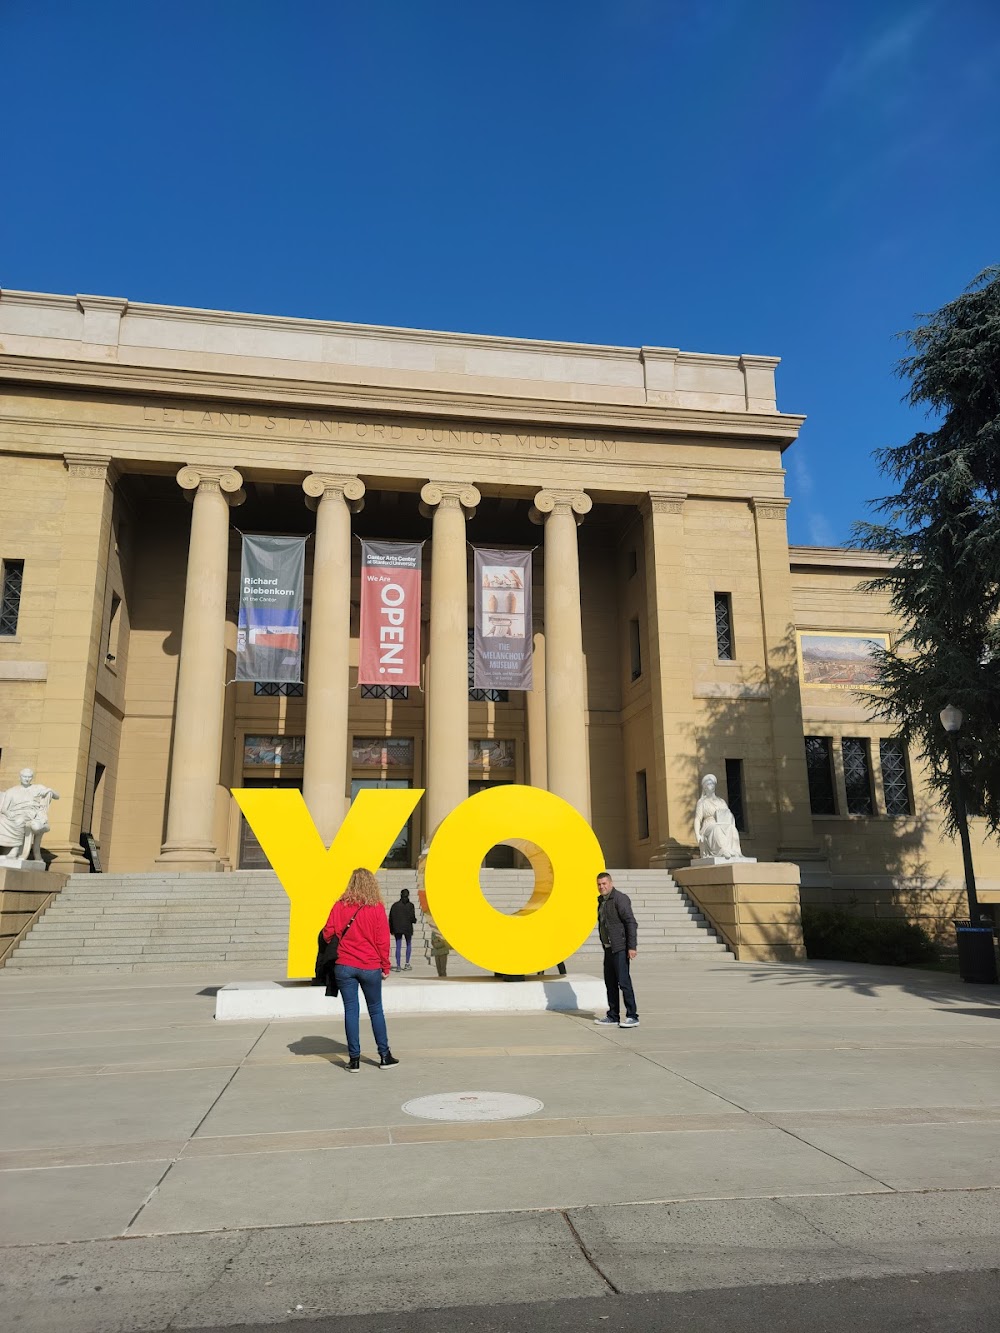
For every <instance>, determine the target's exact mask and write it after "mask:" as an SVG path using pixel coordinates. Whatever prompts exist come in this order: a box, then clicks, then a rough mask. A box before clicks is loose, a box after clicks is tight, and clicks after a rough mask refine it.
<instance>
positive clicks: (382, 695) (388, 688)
mask: <svg viewBox="0 0 1000 1333" xmlns="http://www.w3.org/2000/svg"><path fill="white" fill-rule="evenodd" d="M361 697H362V699H408V698H409V697H410V688H409V686H408V685H362V686H361Z"/></svg>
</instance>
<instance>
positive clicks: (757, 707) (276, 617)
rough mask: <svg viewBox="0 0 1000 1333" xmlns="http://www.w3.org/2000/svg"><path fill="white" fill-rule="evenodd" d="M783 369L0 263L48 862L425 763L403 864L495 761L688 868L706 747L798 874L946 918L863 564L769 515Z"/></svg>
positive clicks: (632, 844)
mask: <svg viewBox="0 0 1000 1333" xmlns="http://www.w3.org/2000/svg"><path fill="white" fill-rule="evenodd" d="M777 364H778V362H777V358H773V357H765V356H746V355H744V356H715V355H706V354H703V353H691V352H683V351H679V350H678V349H676V348H669V347H642V348H635V347H599V346H581V345H573V344H567V343H549V342H531V341H526V340H520V339H513V338H491V337H478V336H474V335H469V334H452V333H439V332H427V331H422V330H406V329H392V328H377V327H367V326H361V325H347V324H336V323H325V322H318V321H309V320H295V319H279V318H272V317H264V316H255V315H245V314H230V313H219V312H215V311H203V310H186V309H175V308H172V307H163V306H152V305H133V304H131V303H129V302H128V301H125V300H120V299H113V298H110V297H99V296H54V295H42V294H36V293H28V292H7V291H5V292H3V293H2V296H0V372H2V378H3V383H2V384H0V458H2V485H0V568H2V581H3V582H2V596H3V601H2V608H0V788H3V789H7V788H9V787H11V786H12V785H14V784H16V783H17V781H18V774H19V773H20V772H21V770H22V769H24V768H26V767H27V768H31V769H32V770H33V771H34V772H35V773H36V774H37V775H38V778H39V779H40V780H41V781H43V782H44V783H45V784H47V785H48V786H49V787H51V788H53V789H54V790H55V791H56V792H58V793H59V797H60V799H59V800H58V801H57V802H53V804H52V805H51V807H50V808H49V811H48V820H49V824H50V825H51V832H49V833H47V834H46V837H45V851H46V854H47V855H48V856H51V857H54V860H53V861H52V864H51V869H52V870H61V871H77V872H87V871H88V870H90V868H91V862H92V859H93V855H94V852H95V850H96V852H97V855H98V856H99V860H100V864H101V866H102V867H103V869H104V870H105V871H110V872H112V873H116V874H125V873H131V872H152V871H160V872H170V873H174V872H199V871H200V872H207V871H234V870H240V869H244V870H246V869H264V868H266V861H265V860H264V857H263V853H262V851H261V849H260V846H259V844H258V843H257V841H256V839H255V838H254V836H253V834H252V832H251V831H250V830H249V828H248V827H247V825H246V824H245V822H244V821H243V819H242V817H241V815H240V812H239V809H238V808H237V806H236V804H235V802H234V801H233V799H232V797H231V796H230V788H231V787H235V786H245V787H253V786H269V787H271V786H291V787H301V789H302V791H303V794H304V796H305V799H306V802H307V804H308V807H309V810H310V812H311V813H312V816H313V818H314V820H315V822H316V824H317V826H318V828H319V830H320V832H321V834H322V835H323V837H324V838H326V839H327V841H329V840H330V839H332V837H333V835H334V834H335V832H336V830H337V828H338V826H339V824H340V821H341V820H342V818H343V816H344V813H345V810H346V808H347V806H348V805H349V803H350V801H351V798H352V795H354V794H356V793H357V792H358V791H359V790H361V789H363V788H366V787H373V786H374V787H394V786H402V787H410V786H419V787H425V788H426V789H427V794H426V796H425V798H424V800H423V801H422V802H421V804H420V805H419V806H418V807H417V810H416V813H415V814H414V816H413V817H412V819H411V820H410V823H409V825H408V826H407V828H406V829H404V830H403V832H402V833H401V834H400V836H399V838H398V839H397V841H396V843H395V846H394V847H393V849H392V852H391V854H390V857H389V859H388V861H387V863H386V864H387V865H388V866H390V867H399V868H406V867H412V866H414V865H415V864H416V861H417V858H418V856H419V854H420V851H421V848H422V847H424V846H426V844H427V842H428V840H429V839H430V837H431V835H432V833H433V831H434V829H435V828H436V827H437V825H438V824H439V823H440V821H441V820H442V818H443V817H444V816H445V815H446V814H447V813H448V812H449V811H450V810H452V809H453V808H454V807H455V806H457V805H458V804H459V802H461V801H462V800H463V799H464V798H465V797H466V796H468V795H469V794H470V793H472V792H476V791H478V790H481V789H484V788H486V787H490V786H493V785H496V784H498V783H510V782H518V783H528V784H532V785H535V786H539V787H543V788H547V789H548V790H550V791H552V792H555V793H557V794H558V795H560V796H562V797H564V798H565V799H566V800H568V801H569V802H571V803H572V804H573V805H574V806H575V807H576V808H577V809H578V810H579V811H581V812H582V813H583V814H584V815H585V816H586V817H587V818H588V819H589V820H590V822H591V823H592V825H593V828H594V830H595V832H596V834H597V836H598V838H599V840H600V842H601V845H602V847H603V850H604V854H605V856H606V858H607V862H608V864H609V865H611V866H615V867H622V868H632V869H636V870H638V869H648V868H651V867H652V868H666V869H675V868H678V867H683V866H686V865H687V864H688V863H689V861H690V859H691V857H692V855H693V854H694V842H695V839H694V833H693V828H692V818H693V811H694V806H695V802H696V800H697V798H698V794H699V783H700V779H701V777H702V776H703V775H704V774H706V773H713V774H715V775H717V777H718V783H719V791H720V794H722V795H724V796H725V797H726V799H727V801H728V803H729V805H730V807H731V809H732V811H733V813H734V815H735V818H736V823H737V826H738V828H739V829H740V830H741V841H742V847H743V851H744V853H746V854H747V855H749V856H753V857H756V858H757V859H758V861H760V862H765V863H771V862H780V861H783V862H791V863H794V864H796V865H797V866H798V867H799V868H800V871H801V882H802V897H803V900H804V901H814V902H830V901H836V902H841V903H853V904H855V905H861V906H863V907H865V908H866V909H872V910H877V911H879V912H883V911H884V912H904V913H906V914H908V915H910V916H911V917H913V918H915V919H928V920H930V919H932V918H933V919H934V920H937V919H939V918H941V919H943V918H944V917H946V916H949V915H950V914H951V911H952V909H953V908H954V907H955V906H956V905H958V904H959V902H960V894H961V888H962V883H961V861H960V856H959V854H958V850H957V848H956V847H955V846H954V845H953V844H952V843H951V842H950V841H949V840H947V839H943V838H942V837H941V835H940V831H939V818H938V814H937V812H936V810H935V809H933V808H932V807H931V806H930V805H929V803H928V799H927V796H926V794H925V786H924V782H923V778H922V774H921V770H920V766H919V763H918V762H917V760H916V757H915V756H911V755H908V754H906V753H904V751H903V749H902V747H901V746H900V745H899V743H898V742H897V741H896V739H895V738H894V737H893V736H892V735H891V734H890V733H889V732H888V731H887V730H886V729H885V728H884V727H881V726H880V725H879V724H876V723H873V722H870V721H869V720H868V718H867V714H866V711H865V708H864V705H863V703H862V702H861V701H860V700H859V698H858V697H857V695H856V694H855V693H854V690H853V687H856V686H857V685H859V684H860V685H864V684H866V683H871V682H872V681H873V679H874V676H873V670H872V665H871V658H870V653H871V648H872V645H873V644H892V643H893V641H894V635H895V634H896V633H897V632H898V626H897V625H896V624H895V623H894V622H893V619H892V617H891V615H890V613H889V610H888V605H887V602H886V600H885V599H884V598H882V597H880V596H875V595H871V594H868V593H865V592H863V591H861V590H860V589H859V583H860V582H861V581H862V580H863V579H864V578H865V577H868V576H871V575H872V574H873V573H876V572H878V570H879V569H880V568H881V565H880V564H879V562H878V560H877V559H876V558H873V557H870V556H867V555H864V554H861V553H858V552H852V551H844V550H837V549H828V548H813V547H797V546H792V547H789V545H788V539H787V530H786V521H785V520H786V512H785V511H786V506H787V504H788V501H787V500H786V498H785V495H784V471H783V454H784V451H785V450H786V449H787V448H788V447H789V446H791V445H793V444H794V441H795V439H796V436H797V434H798V431H799V428H800V426H801V425H802V422H803V417H801V416H796V415H790V414H788V413H784V412H781V411H779V409H778V406H777V403H776V399H775V370H776V368H777ZM804 406H807V405H804ZM862 500H863V497H859V498H858V507H859V511H860V508H861V503H862ZM251 539H253V540H252V541H251ZM286 560H292V561H293V564H287V565H286V564H282V563H280V562H282V561H286ZM273 561H278V562H279V563H278V564H277V565H273V566H272V564H271V563H269V562H273ZM294 561H299V563H298V564H294ZM254 562H256V563H254ZM363 562H367V563H363ZM268 570H272V573H268ZM363 570H364V571H370V580H368V575H367V574H363ZM380 571H381V572H380ZM296 581H297V582H296ZM369 581H370V584H371V588H370V591H371V596H372V598H373V600H372V602H371V606H370V607H369V609H368V610H367V611H366V609H365V599H366V596H368V590H369V588H368V584H369ZM385 589H389V591H388V592H387V593H386V594H385V596H384V597H383V596H382V595H381V591H380V590H385ZM262 592H263V593H264V594H268V596H262V595H258V594H261V593H262ZM255 598H256V600H255ZM366 616H367V624H368V628H367V629H365V617H366ZM254 663H256V665H254ZM366 663H368V664H369V665H368V666H366ZM262 664H264V665H262ZM372 664H374V665H372ZM359 666H360V669H361V670H360V676H361V679H360V680H359ZM973 829H974V832H973V837H974V839H975V840H976V841H981V838H978V839H977V837H976V831H975V821H973ZM88 834H89V835H90V838H89V839H88V837H87V836H86V835H88ZM514 855H515V854H514V852H513V851H512V849H510V848H503V847H500V848H496V849H495V850H494V852H493V853H492V854H491V857H490V858H489V862H488V863H492V864H493V865H494V866H495V867H497V868H502V867H503V866H505V865H512V864H513V857H514ZM976 855H977V869H978V870H979V872H980V874H981V876H982V881H981V884H980V897H981V899H982V900H983V901H985V902H990V901H994V902H997V901H1000V857H998V854H997V852H996V851H995V850H988V849H985V848H983V849H980V848H979V847H977V849H976Z"/></svg>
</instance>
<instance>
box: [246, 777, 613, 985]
mask: <svg viewBox="0 0 1000 1333" xmlns="http://www.w3.org/2000/svg"><path fill="white" fill-rule="evenodd" d="M423 794H424V793H423V791H422V790H421V789H419V788H414V789H411V790H390V791H362V792H359V793H358V796H357V797H356V798H355V800H354V803H353V804H352V805H351V808H350V810H349V811H348V813H347V816H346V818H345V819H344V822H343V824H342V825H341V826H340V829H339V831H338V833H337V836H336V837H335V838H334V840H333V843H332V845H331V846H330V847H329V848H327V847H325V846H324V844H323V840H322V838H321V837H320V835H319V832H318V831H317V829H316V825H315V824H314V823H313V820H312V817H311V815H310V814H309V811H308V808H307V807H306V803H305V801H304V800H303V799H302V794H301V792H298V791H294V790H287V789H280V788H277V789H276V788H270V789H268V788H260V787H255V788H251V787H237V788H234V789H233V797H234V798H235V800H236V803H237V804H238V805H239V807H240V809H241V810H242V812H243V814H244V816H245V817H246V821H247V823H248V824H249V825H250V827H251V828H252V829H253V831H254V833H255V834H256V836H257V840H258V842H259V843H260V845H261V847H262V848H263V851H264V854H265V856H266V857H267V859H268V860H269V861H270V863H271V865H272V866H273V867H274V871H275V873H276V874H277V876H278V879H279V880H280V881H281V884H282V887H283V888H284V890H285V892H286V893H287V894H288V898H289V902H290V905H291V906H290V912H289V924H288V976H289V977H307V976H311V975H312V971H313V966H314V962H315V957H316V937H317V935H318V934H319V932H320V930H321V929H322V927H323V925H324V923H325V922H326V919H327V916H328V914H329V911H330V908H331V906H332V905H333V903H334V902H335V901H336V899H337V898H339V897H340V895H341V894H342V893H343V892H344V889H345V888H346V887H347V881H348V878H349V877H350V874H351V871H352V870H353V869H354V868H355V867H356V866H367V867H369V868H370V869H372V870H377V869H378V867H379V866H380V865H381V864H382V862H383V860H384V859H385V857H386V855H387V854H388V852H389V849H390V848H391V846H392V844H393V842H394V841H395V839H396V836H397V834H398V833H399V831H400V829H401V828H402V827H403V825H404V824H405V823H406V821H407V819H409V817H410V815H411V814H412V813H413V811H414V810H415V809H416V806H417V804H418V802H419V801H420V798H421V797H422V796H423ZM498 843H504V844H506V845H508V846H512V847H516V848H518V850H519V851H521V852H523V853H524V855H525V856H527V858H528V860H529V862H530V864H531V867H532V870H533V871H534V875H535V886H534V891H533V893H532V895H531V898H530V900H529V901H528V903H527V904H526V905H525V906H524V907H523V908H521V910H520V911H519V912H517V913H516V914H515V915H514V916H508V915H506V913H504V912H498V911H497V910H496V908H494V907H491V906H490V904H489V903H488V902H487V901H486V898H485V897H484V896H483V892H482V889H481V887H480V883H479V870H480V867H481V865H482V861H483V857H484V856H485V855H486V853H487V852H488V851H489V850H490V848H491V847H494V846H496V845H497V844H498ZM602 869H603V856H602V853H601V847H600V843H599V842H598V841H597V838H596V837H595V835H594V832H593V830H592V829H591V827H590V825H589V824H588V823H587V822H586V820H585V819H584V818H583V816H582V815H580V814H579V813H578V811H576V810H575V809H574V808H573V806H571V805H570V804H569V803H568V802H566V801H564V800H562V799H561V798H560V797H558V796H554V795H553V794H552V793H551V792H547V791H542V790H541V789H540V788H538V787H522V786H514V785H510V786H503V787H492V788H490V789H489V790H487V791H484V792H480V793H478V794H477V795H476V796H470V797H469V798H468V799H467V800H465V801H463V802H462V804H461V805H459V806H458V807H457V808H456V809H454V810H453V811H452V812H451V814H450V815H448V817H447V818H446V819H445V820H443V821H442V823H441V825H440V827H439V828H438V830H437V833H436V834H435V835H434V839H433V841H432V842H431V845H430V849H429V851H428V854H427V863H426V866H425V869H424V883H425V889H426V893H427V902H428V906H429V908H430V911H431V914H432V915H433V917H434V921H435V923H436V924H437V927H438V929H439V930H440V932H441V934H442V935H443V936H444V937H445V939H447V940H448V942H449V944H450V945H451V947H452V948H453V949H454V950H455V951H456V952H457V953H460V954H461V955H462V956H463V957H464V958H467V959H468V960H469V961H470V962H471V963H476V964H478V966H480V967H482V968H485V969H486V970H487V971H489V972H505V973H508V974H510V975H519V974H521V973H530V972H540V971H542V970H543V969H544V968H547V967H552V966H553V965H554V964H556V963H560V962H562V961H563V960H564V959H566V958H568V957H569V955H570V954H571V953H574V952H575V951H576V950H577V949H578V948H579V947H580V945H581V944H582V943H583V942H584V940H585V939H586V938H587V936H588V935H589V934H590V932H591V930H592V929H593V925H594V915H595V911H594V895H595V893H596V888H595V880H596V877H597V875H598V874H599V873H600V871H601V870H602Z"/></svg>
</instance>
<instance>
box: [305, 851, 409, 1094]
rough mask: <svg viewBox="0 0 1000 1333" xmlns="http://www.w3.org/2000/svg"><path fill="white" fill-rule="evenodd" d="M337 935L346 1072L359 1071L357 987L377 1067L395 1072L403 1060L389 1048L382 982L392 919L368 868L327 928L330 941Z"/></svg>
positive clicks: (354, 877)
mask: <svg viewBox="0 0 1000 1333" xmlns="http://www.w3.org/2000/svg"><path fill="white" fill-rule="evenodd" d="M333 935H337V936H338V937H339V939H340V944H339V945H338V948H337V964H336V966H335V968H334V970H333V974H334V976H335V977H336V978H337V988H338V989H339V991H340V993H341V995H342V996H343V997H344V1027H345V1028H346V1030H347V1054H348V1056H349V1057H350V1062H349V1063H348V1066H347V1068H348V1069H349V1070H351V1071H352V1072H354V1071H356V1070H358V1069H360V1068H361V1030H360V1029H361V1005H360V1003H359V1001H358V987H359V986H360V988H361V990H362V991H364V996H365V1004H366V1005H367V1006H368V1017H369V1018H370V1019H371V1021H372V1035H373V1036H374V1038H375V1045H376V1046H377V1047H378V1053H379V1069H391V1068H392V1066H393V1065H398V1064H399V1061H398V1060H397V1059H396V1057H395V1056H394V1055H393V1053H392V1051H390V1050H389V1036H388V1033H387V1032H386V1030H385V1014H384V1013H383V1012H382V978H383V977H387V976H388V975H389V971H390V963H389V919H388V917H387V916H386V914H385V904H384V903H383V902H382V895H381V893H380V892H379V887H378V880H377V879H376V878H375V876H374V875H373V874H372V872H371V871H370V870H364V869H359V870H354V871H352V872H351V878H350V880H349V881H348V884H347V889H346V890H345V892H344V894H343V897H341V898H338V899H337V901H336V902H335V903H334V904H333V909H332V911H331V912H330V915H329V917H328V919H327V923H326V925H325V926H324V927H323V938H324V939H325V940H327V941H329V940H330V938H331V936H333Z"/></svg>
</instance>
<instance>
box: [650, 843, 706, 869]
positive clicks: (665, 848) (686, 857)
mask: <svg viewBox="0 0 1000 1333" xmlns="http://www.w3.org/2000/svg"><path fill="white" fill-rule="evenodd" d="M697 855H698V848H697V847H692V846H686V845H685V844H684V843H682V842H678V841H677V839H676V838H668V839H667V840H666V842H661V843H660V845H659V847H657V849H656V851H655V852H654V853H653V855H652V856H651V857H650V858H649V868H650V870H680V869H682V868H684V867H686V866H689V865H690V864H691V858H692V857H693V856H697Z"/></svg>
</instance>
